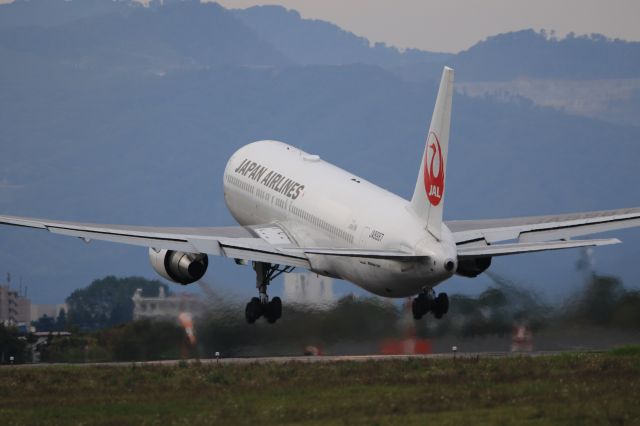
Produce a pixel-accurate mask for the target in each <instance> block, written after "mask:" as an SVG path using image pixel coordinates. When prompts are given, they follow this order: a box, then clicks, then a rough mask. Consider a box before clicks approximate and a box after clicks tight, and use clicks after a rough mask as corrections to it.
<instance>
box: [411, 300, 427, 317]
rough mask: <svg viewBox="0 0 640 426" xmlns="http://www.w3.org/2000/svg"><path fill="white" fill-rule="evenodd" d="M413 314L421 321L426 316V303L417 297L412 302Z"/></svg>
mask: <svg viewBox="0 0 640 426" xmlns="http://www.w3.org/2000/svg"><path fill="white" fill-rule="evenodd" d="M411 312H412V313H413V319H415V320H419V319H421V318H422V317H423V316H424V314H425V312H424V303H423V301H422V300H421V299H420V298H419V297H416V298H415V299H413V302H411Z"/></svg>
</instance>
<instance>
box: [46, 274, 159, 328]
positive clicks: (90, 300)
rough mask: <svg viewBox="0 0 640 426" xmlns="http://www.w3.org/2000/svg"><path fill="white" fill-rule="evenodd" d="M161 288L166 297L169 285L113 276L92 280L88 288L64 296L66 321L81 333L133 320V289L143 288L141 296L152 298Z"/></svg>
mask: <svg viewBox="0 0 640 426" xmlns="http://www.w3.org/2000/svg"><path fill="white" fill-rule="evenodd" d="M161 287H163V288H164V290H165V294H169V288H168V286H167V285H166V284H163V283H162V282H160V281H158V280H147V279H145V278H141V277H128V278H116V277H114V276H108V277H105V278H103V279H100V280H95V281H93V282H92V283H91V285H89V287H86V288H83V289H78V290H75V291H74V292H73V293H71V295H70V296H69V297H67V300H66V301H67V304H68V305H69V314H68V315H69V318H68V319H65V322H68V323H70V324H72V325H75V326H77V327H78V328H80V329H81V330H97V329H101V328H105V327H110V326H113V325H116V324H122V323H125V322H129V321H131V320H132V319H133V302H132V300H131V297H132V296H133V293H134V292H135V291H136V289H142V295H143V296H147V297H151V296H157V295H158V293H159V291H160V288H161ZM58 318H59V319H60V317H58Z"/></svg>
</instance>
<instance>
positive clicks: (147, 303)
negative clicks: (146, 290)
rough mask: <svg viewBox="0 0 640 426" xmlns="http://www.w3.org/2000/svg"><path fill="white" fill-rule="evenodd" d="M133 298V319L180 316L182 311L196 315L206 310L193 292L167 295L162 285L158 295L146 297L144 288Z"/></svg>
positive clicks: (137, 291)
mask: <svg viewBox="0 0 640 426" xmlns="http://www.w3.org/2000/svg"><path fill="white" fill-rule="evenodd" d="M131 300H133V319H134V320H138V319H143V318H150V319H151V318H154V319H156V318H178V316H179V315H180V314H181V313H182V312H189V313H190V314H191V315H192V316H194V317H196V316H198V315H199V314H201V313H202V312H203V311H204V305H203V303H202V301H201V300H200V299H199V298H197V297H196V296H194V295H192V294H184V293H183V294H176V295H172V296H167V295H166V294H165V292H164V288H163V287H160V294H158V296H157V297H144V296H143V295H142V289H140V288H139V289H137V290H136V292H135V293H134V294H133V297H132V298H131Z"/></svg>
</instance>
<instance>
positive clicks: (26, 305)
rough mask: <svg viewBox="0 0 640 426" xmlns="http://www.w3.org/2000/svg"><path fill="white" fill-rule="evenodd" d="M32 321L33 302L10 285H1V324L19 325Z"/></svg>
mask: <svg viewBox="0 0 640 426" xmlns="http://www.w3.org/2000/svg"><path fill="white" fill-rule="evenodd" d="M30 320H31V300H29V299H28V298H27V297H26V296H25V295H23V294H21V293H20V292H19V291H17V290H12V289H11V286H10V285H9V284H3V285H0V323H2V324H5V325H18V324H21V323H22V324H25V323H27V324H28V323H29V321H30Z"/></svg>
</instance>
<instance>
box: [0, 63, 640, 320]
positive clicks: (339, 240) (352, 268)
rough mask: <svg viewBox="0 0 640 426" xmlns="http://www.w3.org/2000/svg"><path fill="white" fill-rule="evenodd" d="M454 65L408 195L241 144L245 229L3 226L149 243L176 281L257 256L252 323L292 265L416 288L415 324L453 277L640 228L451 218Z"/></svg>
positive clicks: (404, 293) (229, 174)
mask: <svg viewBox="0 0 640 426" xmlns="http://www.w3.org/2000/svg"><path fill="white" fill-rule="evenodd" d="M453 79H454V71H453V69H451V68H449V67H445V68H444V70H443V72H442V78H441V81H440V86H439V90H438V94H437V98H436V103H435V108H434V111H433V115H432V118H431V124H430V127H429V131H428V133H427V138H426V143H425V147H424V150H423V152H422V158H421V160H420V164H419V167H418V176H417V179H416V183H415V187H414V192H413V196H412V198H411V200H406V199H404V198H402V197H400V196H398V195H396V194H393V193H391V192H389V191H387V190H385V189H383V188H381V187H379V186H376V185H375V184H373V183H371V182H368V181H367V180H365V179H363V178H361V177H358V176H356V175H354V174H352V173H349V172H348V171H346V170H343V169H341V168H339V167H336V166H334V165H332V164H330V163H328V162H326V161H323V160H322V159H321V158H320V157H319V156H318V155H314V154H309V153H307V152H304V151H302V150H300V149H298V148H296V147H294V146H291V145H288V144H286V143H283V142H279V141H274V140H262V141H257V142H253V143H250V144H248V145H245V146H243V147H242V148H240V149H239V150H237V151H236V152H235V153H234V154H233V155H232V156H231V158H230V159H229V161H228V162H227V165H226V167H225V170H224V174H223V188H224V200H225V203H226V206H227V208H228V209H229V211H230V213H231V214H232V216H233V217H234V219H235V220H236V221H237V222H238V224H239V225H240V226H231V227H206V228H188V227H187V228H167V227H143V226H123V225H99V224H85V223H75V222H63V221H54V220H41V219H32V218H24V217H13V216H0V224H6V225H14V226H22V227H27V228H37V229H43V230H47V231H49V232H51V233H53V234H60V235H67V236H73V237H79V238H81V239H82V240H84V241H85V242H89V241H91V240H102V241H111V242H116V243H123V244H132V245H138V246H143V247H147V248H148V249H149V259H150V262H151V265H152V267H153V269H154V270H155V271H156V272H157V273H158V274H160V275H161V276H162V277H164V278H166V279H167V280H170V281H172V282H175V283H179V284H183V285H186V284H191V283H194V282H197V281H199V280H200V279H201V278H202V277H203V276H204V274H205V273H206V271H207V266H208V256H209V255H212V256H224V257H227V258H232V259H234V260H235V262H236V263H238V264H244V265H246V264H248V263H249V262H251V263H252V265H253V269H254V270H255V273H256V288H257V290H258V297H253V298H252V299H251V300H250V301H249V303H247V305H246V309H245V317H246V320H247V322H248V323H250V324H252V323H255V322H256V321H257V320H258V319H259V318H260V317H264V318H265V319H266V320H267V322H269V323H274V322H276V321H277V320H278V319H279V318H280V317H281V316H282V301H281V300H280V298H279V297H274V298H273V299H270V298H269V296H268V294H267V288H268V286H269V284H270V283H271V282H272V280H273V279H274V278H276V277H277V276H279V275H280V274H282V273H287V272H290V271H291V270H293V269H294V268H304V269H308V270H310V271H312V272H314V273H317V274H321V275H325V276H329V277H333V278H338V279H344V280H347V281H350V282H351V283H354V284H356V285H358V286H360V287H361V288H363V289H365V290H367V291H369V292H371V293H374V294H376V295H380V296H384V297H388V298H404V297H410V296H416V295H417V296H416V297H415V298H414V299H413V302H412V311H413V316H414V318H415V319H416V320H418V319H420V318H422V317H423V316H425V315H426V314H428V313H432V314H433V316H434V317H435V318H442V316H443V315H445V314H446V313H447V311H448V309H449V298H448V296H447V294H446V293H440V294H437V295H436V293H435V290H434V288H435V287H436V286H437V285H438V284H440V283H442V282H443V281H445V280H447V279H448V278H450V277H452V276H453V275H454V274H457V275H460V276H464V277H476V276H478V275H480V274H481V273H482V272H484V271H485V270H487V268H489V266H490V265H491V259H492V258H493V257H495V256H505V255H512V254H521V253H531V252H539V251H544V250H559V249H568V248H576V247H587V246H604V245H608V244H616V243H620V242H621V241H620V240H618V239H615V238H607V239H577V240H574V239H572V238H573V237H579V236H585V235H589V234H594V233H599V232H604V231H611V230H617V229H622V228H628V227H635V226H640V208H632V209H621V210H609V211H599V212H589V213H575V214H562V215H555V216H537V217H523V218H508V219H491V220H462V221H444V220H443V211H444V197H445V183H446V179H445V177H446V171H447V166H446V164H447V152H448V145H449V129H450V122H451V106H452V98H453Z"/></svg>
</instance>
